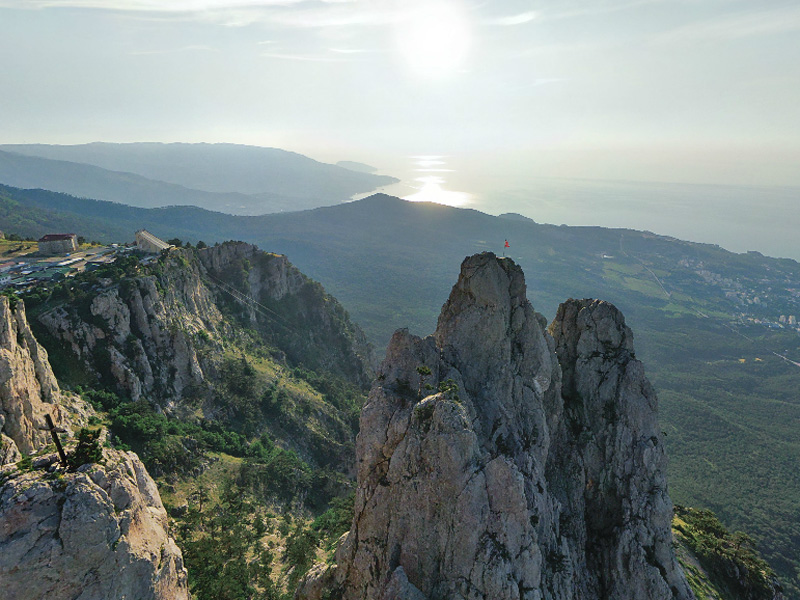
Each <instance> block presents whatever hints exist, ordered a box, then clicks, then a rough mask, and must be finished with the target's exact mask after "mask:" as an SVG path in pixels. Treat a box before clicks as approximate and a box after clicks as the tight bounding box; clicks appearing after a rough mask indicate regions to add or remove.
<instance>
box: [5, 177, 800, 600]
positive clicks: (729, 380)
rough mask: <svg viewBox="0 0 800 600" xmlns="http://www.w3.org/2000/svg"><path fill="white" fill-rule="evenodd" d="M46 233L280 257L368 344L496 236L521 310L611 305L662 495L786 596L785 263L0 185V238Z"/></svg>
mask: <svg viewBox="0 0 800 600" xmlns="http://www.w3.org/2000/svg"><path fill="white" fill-rule="evenodd" d="M56 226H57V228H58V229H59V231H61V230H66V229H69V230H70V231H74V232H75V233H78V234H80V235H84V236H86V237H87V238H89V239H92V238H96V239H100V240H104V241H124V240H130V239H132V237H133V232H134V231H135V230H136V229H140V228H142V227H145V228H147V229H148V230H150V231H152V232H153V233H155V234H156V235H159V236H161V237H163V238H173V237H179V238H181V239H184V240H188V241H191V242H192V243H196V241H197V240H203V241H204V242H206V243H207V244H212V243H214V242H216V241H223V240H226V239H240V240H244V241H248V242H252V243H256V244H258V245H259V246H261V247H262V248H264V249H266V250H269V251H273V252H280V253H285V254H287V255H288V256H289V258H290V259H291V261H292V262H293V263H294V264H296V265H297V266H298V267H299V268H300V269H302V271H303V272H305V273H307V274H308V275H309V276H311V277H313V278H315V279H317V280H319V281H320V282H321V283H322V284H323V285H324V286H325V288H326V289H327V290H328V291H329V292H331V293H332V294H334V295H335V296H336V297H337V298H339V300H340V301H341V302H342V304H343V305H344V306H346V307H347V308H348V310H349V311H350V313H351V315H352V316H353V318H354V320H355V321H356V322H358V323H359V324H360V325H361V326H362V328H363V329H364V330H365V331H366V333H367V335H368V336H369V337H370V339H371V340H372V341H373V342H374V343H375V344H376V345H377V346H378V347H382V346H384V345H385V344H386V343H387V341H388V338H389V336H390V335H391V333H392V331H394V329H396V328H399V327H404V326H406V327H410V328H411V330H412V331H413V332H416V333H424V332H426V331H430V330H432V329H433V328H434V326H435V320H436V315H437V314H438V312H439V308H440V303H441V301H442V298H444V297H447V294H448V291H449V288H450V286H451V284H452V273H453V272H457V270H458V268H459V264H460V262H461V260H462V259H463V258H464V256H466V255H469V254H473V253H475V252H478V251H481V250H492V251H494V252H496V253H498V254H501V253H502V252H503V251H504V248H503V245H504V240H506V239H507V240H509V244H510V248H508V249H507V250H506V252H507V253H508V255H509V256H511V257H513V258H514V260H515V261H516V262H517V263H518V264H520V265H521V266H522V267H523V268H524V269H525V272H526V275H527V278H526V279H527V283H528V296H529V298H530V299H531V301H532V302H533V304H534V306H535V307H536V309H537V310H539V311H541V312H543V313H544V314H545V315H546V316H547V317H548V318H549V319H550V318H552V317H553V316H554V314H555V308H556V306H557V303H558V302H560V301H562V300H563V299H564V298H568V297H574V298H583V297H597V298H602V299H605V300H609V301H611V302H613V303H614V304H616V305H617V306H618V307H619V308H620V309H621V310H622V311H623V313H624V314H625V315H626V317H627V320H628V323H629V325H630V326H631V327H632V328H633V329H634V331H635V332H636V335H637V339H636V347H637V350H638V355H639V357H640V358H641V359H642V360H643V361H644V363H645V364H646V365H647V368H648V376H649V377H650V379H651V381H652V382H653V384H654V385H655V387H656V388H657V390H658V392H659V396H660V401H661V403H660V410H661V415H660V421H661V424H662V426H663V428H664V430H665V431H666V433H667V435H668V437H667V443H668V446H669V454H670V457H671V464H670V475H669V477H670V486H671V489H670V494H671V496H672V497H673V499H674V500H675V501H676V502H679V503H681V504H687V505H693V506H701V507H702V506H704V507H708V508H711V509H713V510H714V511H715V512H717V513H718V514H719V516H720V517H721V518H722V519H723V521H725V522H726V523H728V524H729V525H731V526H733V527H735V528H739V529H744V530H746V531H748V532H749V533H751V534H752V535H753V536H754V537H755V538H756V539H757V540H758V542H759V547H760V548H761V549H762V550H763V552H764V554H765V556H766V557H767V558H768V559H769V561H770V563H771V564H772V565H773V566H774V567H775V568H776V570H778V572H779V573H780V574H781V576H782V581H783V582H784V585H785V586H786V587H787V590H788V591H789V597H792V598H800V586H798V581H797V576H796V569H798V568H800V559H798V558H797V557H798V556H800V519H798V518H797V516H798V514H800V471H798V469H797V456H800V428H798V427H797V423H798V422H800V399H799V398H798V396H797V390H798V389H800V368H798V365H797V364H793V363H800V335H798V331H796V330H795V329H796V326H792V325H791V324H790V321H791V319H789V317H791V316H794V317H795V319H794V321H796V319H797V318H798V317H800V264H798V263H797V262H795V261H793V260H788V259H774V258H769V257H765V256H763V255H761V254H759V253H755V252H751V253H746V254H735V253H732V252H728V251H726V250H724V249H722V248H720V247H718V246H714V245H708V244H696V243H690V242H684V241H681V240H677V239H675V238H669V237H664V236H659V235H655V234H652V233H648V232H641V231H634V230H622V229H607V228H601V227H566V226H554V225H544V224H539V223H536V222H534V221H532V220H530V219H527V218H520V217H519V216H518V215H504V216H502V217H494V216H491V215H487V214H484V213H480V212H478V211H475V210H465V209H456V208H450V207H446V206H440V205H434V204H426V203H411V202H405V201H402V200H400V199H398V198H393V197H390V196H386V195H380V194H378V195H374V196H371V197H369V198H366V199H364V200H361V201H357V202H350V203H346V204H341V205H337V206H329V207H322V208H317V209H314V210H307V211H302V212H294V213H284V214H273V215H264V216H260V217H241V216H231V215H225V214H221V213H214V212H209V211H205V210H202V209H198V208H193V207H172V208H161V209H141V208H132V207H129V206H123V205H120V204H112V203H108V202H98V201H94V200H86V199H76V198H72V197H69V196H66V195H64V194H56V193H52V192H45V191H29V190H18V189H12V188H8V187H3V188H0V229H2V230H3V231H6V232H16V233H20V234H27V235H41V234H42V233H45V232H47V231H51V230H52V229H53V228H55V227H56ZM781 317H783V319H782V318H781ZM778 355H781V356H778Z"/></svg>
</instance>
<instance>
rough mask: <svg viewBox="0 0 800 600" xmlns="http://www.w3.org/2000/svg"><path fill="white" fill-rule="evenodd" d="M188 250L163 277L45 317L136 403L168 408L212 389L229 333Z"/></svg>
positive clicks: (135, 281) (112, 288) (126, 284)
mask: <svg viewBox="0 0 800 600" xmlns="http://www.w3.org/2000/svg"><path fill="white" fill-rule="evenodd" d="M191 256H192V255H191V253H190V252H185V251H176V252H175V253H174V254H173V255H171V256H170V257H169V259H168V262H167V264H166V266H165V268H164V269H163V271H162V272H161V273H160V274H159V275H148V276H140V277H134V278H130V279H123V280H122V281H121V282H120V283H119V284H117V285H108V286H107V287H106V288H104V289H101V290H98V292H97V294H96V295H94V296H93V297H92V299H91V301H90V302H89V304H88V306H86V307H85V308H83V309H81V307H78V306H75V305H74V304H71V305H65V306H62V307H59V308H56V309H54V310H51V311H49V312H47V313H45V314H43V315H41V316H40V317H39V320H40V322H41V323H42V324H43V325H44V326H45V327H46V328H47V330H48V332H49V333H50V334H51V335H53V336H54V337H55V338H57V339H59V340H61V341H62V342H63V343H64V344H65V345H66V346H67V347H68V348H69V349H71V351H72V352H73V353H74V354H75V356H77V357H78V359H79V360H81V361H82V362H83V363H84V364H85V365H86V367H87V369H89V370H90V371H93V372H95V373H96V374H97V376H98V377H99V378H101V379H103V380H104V381H105V383H106V384H108V385H112V386H116V387H117V388H118V389H119V390H120V391H121V392H123V393H124V394H126V395H127V396H129V397H130V398H131V399H133V400H139V399H140V398H143V397H146V398H148V399H152V400H156V401H159V402H160V403H161V404H163V405H165V406H169V405H170V404H171V403H173V402H175V401H177V400H179V399H181V398H183V397H184V396H186V395H192V394H195V395H201V396H202V394H203V392H204V391H206V389H207V385H206V379H207V377H206V375H207V373H206V371H207V370H208V369H209V368H211V369H212V372H213V361H206V360H204V354H210V353H213V352H214V351H217V352H219V351H221V349H222V342H221V339H222V338H224V334H225V329H224V327H223V318H222V315H221V313H220V312H219V310H218V308H217V306H216V299H215V296H214V294H213V292H212V291H211V290H209V289H208V287H207V286H206V285H205V284H204V282H203V281H202V278H201V273H200V271H199V269H198V266H197V265H196V264H194V263H192V262H191V261H190V260H189V258H191Z"/></svg>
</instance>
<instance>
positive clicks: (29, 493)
mask: <svg viewBox="0 0 800 600" xmlns="http://www.w3.org/2000/svg"><path fill="white" fill-rule="evenodd" d="M104 454H105V465H99V464H90V465H84V466H83V467H81V468H80V469H78V472H76V473H61V474H55V473H47V472H45V471H40V470H34V471H31V472H29V473H22V472H20V471H18V470H17V469H16V468H15V467H14V466H12V465H8V466H6V467H4V468H3V469H2V470H0V481H2V482H3V483H2V486H0V582H2V592H0V595H2V596H3V597H4V598H20V599H22V598H28V599H31V600H40V599H45V598H46V599H47V600H62V599H63V600H104V599H106V598H136V599H137V600H185V599H187V598H188V588H187V575H186V570H185V569H184V567H183V559H182V556H181V552H180V550H179V549H178V548H177V546H176V545H175V542H174V541H173V539H172V538H171V537H170V536H169V534H168V525H167V523H168V521H167V514H166V512H165V510H164V507H163V505H162V504H161V499H160V497H159V495H158V490H157V489H156V485H155V483H154V482H153V480H152V479H151V478H150V476H149V475H148V474H147V471H146V470H145V468H144V466H143V465H142V463H141V462H140V461H139V459H138V457H137V456H136V455H135V454H134V453H132V452H119V451H116V450H105V452H104ZM45 459H47V460H45ZM45 459H40V460H39V461H36V462H35V464H39V463H42V464H43V466H46V465H47V464H48V462H52V461H55V457H54V456H53V457H45Z"/></svg>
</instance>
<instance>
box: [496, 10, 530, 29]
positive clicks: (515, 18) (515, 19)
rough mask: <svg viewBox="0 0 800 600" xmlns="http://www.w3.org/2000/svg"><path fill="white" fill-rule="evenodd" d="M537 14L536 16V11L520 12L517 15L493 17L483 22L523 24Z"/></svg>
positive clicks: (509, 24)
mask: <svg viewBox="0 0 800 600" xmlns="http://www.w3.org/2000/svg"><path fill="white" fill-rule="evenodd" d="M537 16H538V13H537V12H535V11H528V12H524V13H520V14H518V15H510V16H507V17H495V18H493V19H487V20H486V21H485V23H486V24H487V25H503V26H512V25H523V24H525V23H530V22H531V21H533V20H534V19H535V18H536V17H537Z"/></svg>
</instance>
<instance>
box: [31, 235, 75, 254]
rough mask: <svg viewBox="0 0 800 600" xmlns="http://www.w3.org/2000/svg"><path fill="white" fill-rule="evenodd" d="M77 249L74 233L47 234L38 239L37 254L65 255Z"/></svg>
mask: <svg viewBox="0 0 800 600" xmlns="http://www.w3.org/2000/svg"><path fill="white" fill-rule="evenodd" d="M77 249H78V236H77V235H75V234H74V233H48V234H47V235H45V236H43V237H41V238H40V239H39V254H48V255H54V254H66V253H67V252H75V250H77Z"/></svg>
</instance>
